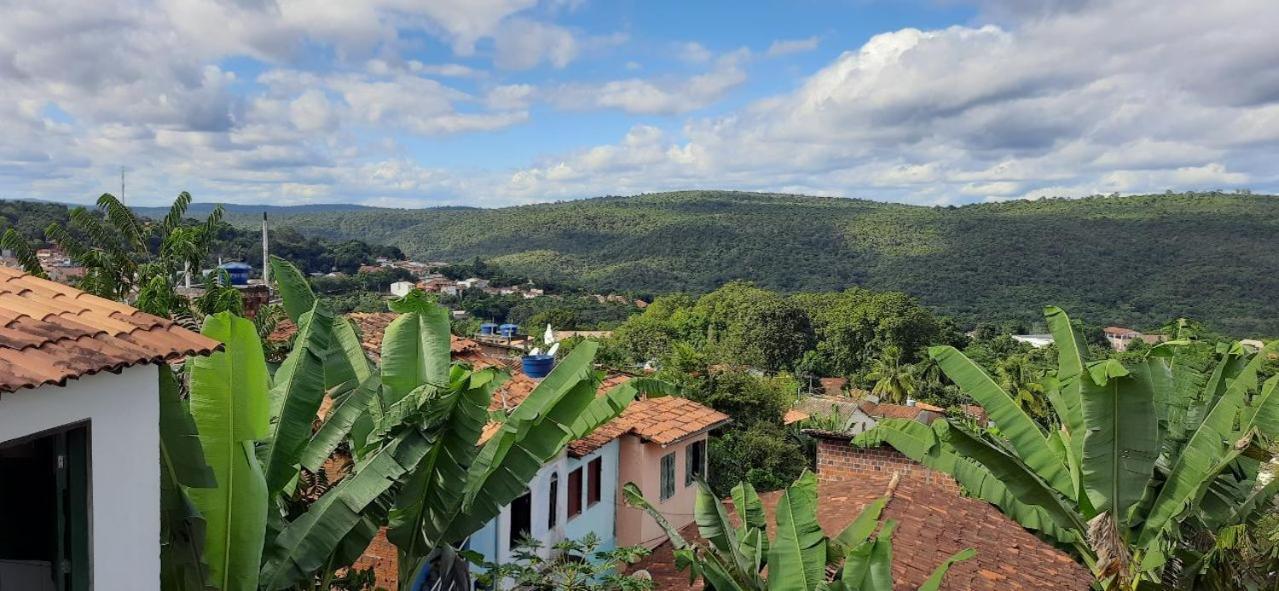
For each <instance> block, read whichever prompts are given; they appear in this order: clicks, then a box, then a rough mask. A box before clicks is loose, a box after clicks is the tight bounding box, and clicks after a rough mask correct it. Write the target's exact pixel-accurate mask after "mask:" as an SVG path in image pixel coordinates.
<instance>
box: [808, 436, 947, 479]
mask: <svg viewBox="0 0 1279 591" xmlns="http://www.w3.org/2000/svg"><path fill="white" fill-rule="evenodd" d="M893 472H897V473H898V474H901V477H902V478H903V479H906V478H912V479H921V480H923V481H924V482H928V483H934V484H937V485H938V486H941V487H943V488H947V489H953V490H956V491H958V490H959V487H958V485H957V484H956V483H955V480H954V479H953V478H951V477H950V476H949V475H947V474H942V473H940V472H937V471H935V470H932V469H930V468H926V467H924V465H923V464H920V463H918V462H916V461H914V460H912V459H910V458H908V457H906V456H904V455H902V454H901V452H899V451H897V450H895V449H893V448H891V447H888V446H886V445H885V446H881V447H877V448H868V449H863V448H860V447H853V446H852V445H849V443H848V440H847V439H840V438H834V437H832V438H824V437H823V438H819V439H818V440H817V478H818V479H820V480H822V481H825V482H839V481H841V480H852V479H854V478H857V476H858V475H861V474H892V473H893Z"/></svg>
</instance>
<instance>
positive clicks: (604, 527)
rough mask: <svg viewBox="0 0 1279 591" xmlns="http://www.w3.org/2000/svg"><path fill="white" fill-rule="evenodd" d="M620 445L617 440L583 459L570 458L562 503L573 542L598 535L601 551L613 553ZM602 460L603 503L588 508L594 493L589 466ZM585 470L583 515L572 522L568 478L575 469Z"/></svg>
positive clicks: (564, 477)
mask: <svg viewBox="0 0 1279 591" xmlns="http://www.w3.org/2000/svg"><path fill="white" fill-rule="evenodd" d="M618 446H619V443H618V441H617V440H616V439H614V440H613V441H610V442H609V443H608V445H605V446H604V447H601V448H599V449H597V450H595V451H594V452H591V453H590V454H589V455H586V456H585V457H582V458H569V459H568V462H567V464H566V465H565V470H564V473H563V474H561V475H560V478H561V480H560V482H562V483H563V484H561V485H560V486H562V487H563V488H564V495H565V496H564V502H563V503H562V504H561V510H562V511H563V513H561V515H563V516H565V518H566V521H565V523H564V536H565V537H566V538H568V539H571V540H581V539H582V538H584V537H586V534H589V533H592V532H593V533H594V534H595V536H596V537H598V538H599V541H600V545H599V550H612V549H613V548H615V547H616V546H617V532H616V526H617V499H618V496H617V495H618V490H619V488H620V487H621V483H620V482H618V478H617V462H618ZM595 458H600V459H601V460H602V463H601V465H600V500H599V502H598V503H595V504H594V505H587V504H586V500H587V498H588V497H587V494H588V493H589V491H590V467H589V464H590V462H591V461H592V460H594V459H595ZM579 467H580V468H581V469H582V512H581V513H580V514H579V515H578V516H577V517H574V518H572V519H567V515H568V475H569V473H570V472H572V471H573V470H576V469H578V468H579Z"/></svg>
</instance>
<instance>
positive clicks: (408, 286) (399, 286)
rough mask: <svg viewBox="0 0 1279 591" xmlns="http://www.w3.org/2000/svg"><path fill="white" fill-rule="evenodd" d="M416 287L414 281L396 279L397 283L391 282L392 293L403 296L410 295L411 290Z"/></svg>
mask: <svg viewBox="0 0 1279 591" xmlns="http://www.w3.org/2000/svg"><path fill="white" fill-rule="evenodd" d="M414 287H415V286H414V285H413V283H412V282H409V281H396V282H395V283H392V284H391V295H393V296H396V297H401V298H402V297H404V296H406V295H409V292H410V291H413V288H414Z"/></svg>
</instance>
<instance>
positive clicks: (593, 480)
mask: <svg viewBox="0 0 1279 591" xmlns="http://www.w3.org/2000/svg"><path fill="white" fill-rule="evenodd" d="M586 472H587V476H588V477H589V480H588V481H587V483H586V506H587V507H592V506H594V505H595V503H598V502H600V486H601V481H600V479H602V478H603V477H604V459H603V458H595V459H593V460H591V463H589V464H587V465H586Z"/></svg>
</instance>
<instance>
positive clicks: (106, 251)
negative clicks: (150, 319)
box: [45, 191, 222, 316]
mask: <svg viewBox="0 0 1279 591" xmlns="http://www.w3.org/2000/svg"><path fill="white" fill-rule="evenodd" d="M190 205H191V194H190V193H187V192H185V191H183V192H182V193H180V194H179V195H178V197H177V199H175V200H174V202H173V205H172V206H170V207H169V212H168V214H167V215H165V216H164V218H163V219H161V220H159V221H152V220H149V219H146V218H140V217H138V216H137V215H135V214H134V213H133V211H132V210H130V209H129V208H128V207H127V206H126V205H124V203H121V202H120V200H119V199H116V197H115V196H114V195H111V194H110V193H104V194H103V195H102V196H101V197H99V198H98V202H97V209H98V211H97V212H96V213H95V212H91V211H89V210H87V209H85V208H83V207H77V208H74V209H72V210H71V211H70V212H69V214H68V215H69V216H70V223H69V225H68V227H63V226H62V225H60V224H57V223H53V224H50V225H49V227H48V228H46V229H45V236H46V237H47V238H48V239H49V241H50V242H52V243H54V244H56V245H57V246H58V247H59V248H60V249H61V250H62V251H63V252H64V253H66V255H67V256H68V257H70V258H71V260H72V261H74V262H75V263H76V264H77V265H80V266H82V267H84V269H85V274H84V277H83V278H81V279H80V282H79V284H78V285H77V287H79V288H80V289H82V290H84V291H87V292H89V293H92V294H94V295H99V296H102V297H105V298H109V299H113V300H119V301H126V302H130V301H141V302H142V303H143V304H147V305H148V307H147V309H146V310H145V311H147V312H151V313H155V314H159V315H163V316H169V315H171V314H173V313H175V312H185V311H187V305H186V304H187V302H186V300H185V298H182V297H180V296H178V295H177V293H176V287H177V281H178V279H179V277H180V276H181V275H182V274H183V273H190V272H193V271H198V270H199V268H200V266H201V265H202V264H203V262H204V260H205V258H207V257H208V254H209V249H210V248H211V247H212V244H213V239H214V229H215V226H216V225H217V224H218V222H220V221H221V220H222V207H221V206H218V207H217V208H215V209H214V210H213V212H212V213H210V214H209V216H208V218H206V219H205V221H204V222H203V223H201V224H198V225H187V224H185V223H184V219H185V218H184V216H185V215H186V210H187V208H188V207H189V206H190Z"/></svg>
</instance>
